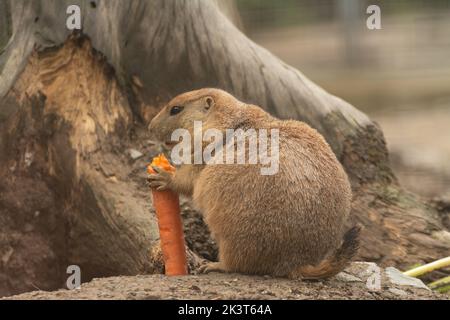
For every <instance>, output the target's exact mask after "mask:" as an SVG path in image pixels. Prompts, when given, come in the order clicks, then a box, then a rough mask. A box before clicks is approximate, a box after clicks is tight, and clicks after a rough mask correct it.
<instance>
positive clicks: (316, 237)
mask: <svg viewBox="0 0 450 320" xmlns="http://www.w3.org/2000/svg"><path fill="white" fill-rule="evenodd" d="M194 121H202V123H203V128H204V129H206V128H215V129H218V130H220V131H222V132H225V130H226V129H237V128H242V129H244V130H245V129H250V128H253V129H256V130H258V129H268V130H270V129H273V128H275V129H278V130H279V170H278V172H277V173H276V174H273V175H262V174H261V172H260V168H261V166H262V165H261V164H182V165H181V166H180V168H179V169H178V170H177V171H176V173H175V174H174V175H171V174H168V173H165V172H163V171H160V170H159V171H158V173H157V174H154V175H151V176H149V184H150V186H151V187H156V188H158V189H159V190H164V189H167V188H169V189H172V190H174V191H175V192H178V193H181V194H185V195H188V196H191V197H192V200H193V204H194V206H195V207H196V208H197V209H198V210H200V211H201V212H202V214H203V216H204V219H205V222H206V224H207V225H208V227H209V229H210V231H211V234H212V236H213V237H214V239H215V240H216V241H217V244H218V247H219V261H218V262H212V263H209V264H207V265H205V266H204V267H203V268H202V270H201V271H204V272H209V271H222V272H238V273H245V274H258V275H272V276H280V277H290V278H307V279H317V278H325V277H330V276H333V275H335V274H337V273H338V272H340V271H341V270H343V269H344V268H345V266H346V265H347V264H348V262H349V261H350V260H351V259H352V258H353V256H354V255H355V254H356V252H357V250H358V235H359V228H358V227H354V228H351V229H350V230H348V231H347V232H345V234H344V224H345V222H346V219H347V217H348V215H349V212H350V208H351V197H352V195H351V188H350V183H349V181H348V177H347V175H346V173H345V171H344V169H343V168H342V166H341V164H340V163H339V161H338V160H337V159H336V156H335V155H334V153H333V151H332V150H331V148H330V146H329V145H328V144H327V142H326V141H325V139H324V138H323V137H322V136H321V135H320V134H319V133H318V132H317V131H316V130H314V129H313V128H311V127H310V126H308V125H307V124H305V123H303V122H300V121H295V120H285V121H284V120H279V119H277V118H275V117H273V116H271V115H269V114H268V113H267V112H265V111H264V110H262V109H261V108H260V107H257V106H254V105H249V104H246V103H243V102H241V101H239V100H237V99H236V98H234V97H233V96H232V95H230V94H229V93H227V92H225V91H222V90H219V89H200V90H196V91H191V92H187V93H184V94H181V95H179V96H177V97H175V98H174V99H173V100H172V101H170V102H169V103H168V104H167V105H166V106H165V107H164V108H163V109H162V110H161V111H160V112H159V113H158V114H157V115H156V116H155V117H154V118H153V119H152V121H151V123H150V125H149V130H151V131H152V132H153V133H154V134H155V136H156V137H157V138H158V139H159V140H161V141H162V142H165V143H166V145H168V146H173V142H172V141H171V134H172V132H173V131H174V130H175V129H178V128H183V129H187V130H188V131H189V132H190V133H192V134H193V131H194V129H193V126H194Z"/></svg>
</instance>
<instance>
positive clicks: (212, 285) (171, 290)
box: [7, 263, 448, 300]
mask: <svg viewBox="0 0 450 320" xmlns="http://www.w3.org/2000/svg"><path fill="white" fill-rule="evenodd" d="M370 266H374V264H368V263H353V264H352V265H351V266H350V267H349V268H347V269H346V271H345V272H342V273H340V274H339V275H337V276H336V277H334V278H332V279H330V280H322V281H301V280H288V279H276V278H271V277H254V276H245V275H238V274H221V273H211V274H207V275H190V276H179V277H166V276H164V275H140V276H129V277H112V278H102V279H94V280H92V281H91V282H89V283H84V284H82V286H81V288H80V289H75V290H64V289H62V290H58V291H55V292H45V291H33V292H29V293H24V294H21V295H17V296H12V297H9V298H7V299H26V300H28V299H33V300H35V299H139V300H141V299H152V300H155V299H208V300H211V299H264V300H265V299H290V300H300V299H302V300H303V299H364V300H366V299H369V300H372V299H374V300H380V299H408V300H409V299H425V300H428V299H446V298H448V296H447V297H446V296H444V295H440V294H437V293H433V292H431V291H429V290H428V289H424V288H419V287H414V286H411V285H398V284H394V283H393V282H392V281H391V280H389V279H390V278H389V277H388V276H387V273H386V272H382V273H380V274H381V275H382V276H381V279H380V280H381V281H380V287H379V288H377V287H376V286H373V287H370V286H369V287H368V285H367V284H368V283H369V282H370V283H372V282H371V281H370V279H369V278H370V276H371V274H370V272H369V273H367V272H366V271H367V270H368V268H369V267H370Z"/></svg>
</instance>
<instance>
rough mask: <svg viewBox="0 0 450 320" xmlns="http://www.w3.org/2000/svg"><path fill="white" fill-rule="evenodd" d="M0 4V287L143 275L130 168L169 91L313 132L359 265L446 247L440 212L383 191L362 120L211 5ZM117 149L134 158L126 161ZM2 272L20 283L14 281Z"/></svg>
mask: <svg viewBox="0 0 450 320" xmlns="http://www.w3.org/2000/svg"><path fill="white" fill-rule="evenodd" d="M9 4H10V6H11V17H12V30H13V36H12V40H11V42H10V43H9V45H8V47H7V48H6V49H5V52H4V53H3V54H2V55H1V56H0V70H1V71H2V74H1V78H0V98H1V100H0V125H1V127H0V150H1V155H0V164H1V166H0V167H1V169H0V170H1V172H0V177H1V180H0V181H2V184H0V190H1V197H0V213H1V216H0V219H1V220H0V222H4V223H2V224H1V228H2V232H1V233H2V234H4V235H7V236H4V237H2V238H0V243H1V247H0V248H1V249H0V250H1V251H0V258H2V259H3V264H2V269H1V272H0V295H1V294H2V291H3V292H6V293H16V292H18V291H17V290H19V291H25V290H28V289H30V288H31V287H32V286H33V285H34V286H38V284H39V285H41V286H43V288H55V287H57V286H61V285H63V283H64V278H65V276H66V275H65V268H66V266H67V265H69V264H77V265H80V266H81V270H82V274H83V277H84V278H83V280H89V279H90V278H92V277H94V276H96V277H98V276H105V275H114V274H137V273H146V272H155V271H158V270H159V269H158V267H157V266H156V263H155V262H154V257H153V256H152V254H151V248H152V247H154V246H155V244H156V243H157V239H158V233H157V228H156V223H155V218H154V215H153V214H151V213H150V212H151V210H152V209H151V203H150V197H149V196H148V190H147V189H146V187H145V184H144V180H145V172H144V167H145V162H146V161H148V160H149V158H150V156H151V155H152V154H156V153H157V152H158V151H159V150H158V148H157V147H156V146H154V145H153V144H152V143H151V141H148V139H150V138H151V137H149V136H148V134H147V133H146V131H145V124H146V123H148V121H150V120H151V118H152V117H153V116H154V115H155V113H156V112H157V111H158V110H159V109H160V107H161V106H162V105H163V104H164V103H165V102H166V101H167V100H168V99H170V98H171V97H172V96H174V95H176V94H178V93H181V92H184V91H188V90H193V89H197V88H202V87H218V88H222V89H224V90H226V91H229V92H230V93H232V94H234V95H235V96H236V97H238V98H239V99H241V100H243V101H247V102H251V103H254V104H257V105H260V106H261V107H263V108H265V109H266V110H267V111H269V112H270V113H272V114H273V115H276V116H278V117H280V118H283V119H287V118H293V119H299V120H302V121H305V122H307V123H308V124H310V125H311V126H313V127H314V128H316V129H317V130H319V131H320V132H321V133H322V134H323V135H324V137H325V138H326V139H327V141H328V142H329V143H330V145H331V146H332V148H333V150H334V152H335V153H336V155H337V156H338V158H339V160H340V161H341V162H342V164H343V165H344V167H345V169H346V171H347V173H348V175H349V177H350V179H351V182H352V186H353V190H354V204H353V213H352V221H350V222H349V223H355V222H359V223H361V224H363V225H364V227H365V229H364V231H363V235H362V246H361V250H360V258H361V259H364V260H374V261H377V262H378V263H381V264H383V265H386V264H394V265H397V266H399V267H404V266H406V265H409V264H412V263H416V262H420V261H429V260H432V259H436V258H439V257H442V256H444V255H447V254H448V251H449V249H450V240H449V235H450V234H449V233H448V229H446V227H445V226H444V225H443V222H442V217H441V216H440V215H439V214H438V212H437V211H436V210H434V209H433V208H432V207H430V206H429V205H428V204H427V203H426V202H424V201H423V200H421V199H419V198H418V197H417V196H415V195H413V194H410V193H408V192H406V191H404V190H403V189H402V188H401V187H400V186H399V185H398V183H397V181H396V179H395V176H394V174H393V173H392V171H391V169H390V165H389V158H388V152H387V149H386V145H385V141H384V138H383V134H382V132H381V130H380V128H379V127H378V125H377V124H376V123H374V122H373V121H371V120H370V119H369V118H368V117H367V116H366V115H365V114H363V113H362V112H360V111H358V110H357V109H355V108H354V107H353V106H351V105H350V104H348V103H347V102H345V101H343V100H341V99H339V98H337V97H335V96H333V95H331V94H329V93H327V92H326V91H324V90H323V89H322V88H320V87H319V86H317V85H316V84H314V83H313V82H311V81H310V80H308V79H307V78H306V77H305V76H304V75H303V74H302V73H301V72H300V71H298V70H296V69H294V68H292V67H290V66H288V65H286V64H285V63H283V62H282V61H280V60H279V59H278V58H276V57H275V56H273V55H272V54H271V53H270V52H268V51H267V50H265V49H263V48H261V47H259V46H258V45H256V44H255V43H253V42H252V41H251V40H249V39H248V38H247V37H246V36H245V35H244V34H242V33H241V32H240V31H239V30H238V29H237V28H236V27H235V26H234V25H233V24H232V23H231V22H230V21H228V20H227V18H226V17H225V16H224V15H223V14H222V13H221V12H220V11H219V10H218V8H217V7H216V6H215V5H214V3H213V2H209V1H201V0H189V1H187V0H186V1H180V0H179V1H176V0H148V1H139V0H135V1H118V0H109V1H46V0H40V1H37V0H36V1H23V2H22V1H20V2H19V1H10V2H9ZM71 4H78V5H79V6H80V8H81V16H82V26H83V30H82V32H75V33H73V32H71V31H70V30H67V28H66V26H65V25H66V18H67V15H66V13H65V12H66V8H67V6H69V5H71ZM130 148H137V149H139V150H142V151H144V153H145V155H146V156H145V157H143V158H141V159H138V160H130V157H129V156H127V155H126V154H125V153H126V152H127V150H129V149H130ZM27 225H29V227H27V228H28V229H27V228H26V226H27ZM27 230H28V231H27ZM187 232H188V233H189V230H187ZM188 237H189V234H188ZM33 246H34V247H36V246H38V247H39V250H41V251H42V252H38V251H36V250H34V249H33ZM11 252H12V253H11ZM26 258H27V259H28V260H29V262H30V263H28V264H26V266H23V263H24V259H26ZM49 266H52V268H50V267H49ZM14 268H16V269H15V270H16V271H12V270H14ZM17 268H19V269H20V270H21V273H22V274H25V276H23V277H21V278H17V279H19V280H17V281H15V282H18V283H14V281H12V280H11V279H12V274H13V273H14V272H17ZM55 275H56V276H55ZM50 279H51V280H50ZM33 281H36V282H38V284H36V283H34V282H33ZM17 288H19V289H17Z"/></svg>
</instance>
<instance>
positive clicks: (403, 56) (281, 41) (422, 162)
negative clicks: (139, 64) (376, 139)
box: [227, 0, 450, 198]
mask: <svg viewBox="0 0 450 320" xmlns="http://www.w3.org/2000/svg"><path fill="white" fill-rule="evenodd" d="M371 4H376V5H378V6H379V7H380V9H381V27H382V29H381V30H369V29H368V28H367V27H366V20H367V18H368V17H369V14H367V13H366V9H367V7H368V6H369V5H371ZM227 10H228V15H229V16H230V17H231V18H232V20H233V21H234V22H235V24H236V25H237V26H238V27H239V28H241V29H242V30H243V31H244V32H245V34H247V35H248V37H249V38H251V39H252V40H254V41H255V42H256V43H258V44H259V45H261V46H263V47H265V48H267V49H268V50H270V51H271V52H272V53H274V54H275V55H277V56H278V57H280V58H281V59H282V60H284V61H285V62H287V63H289V64H290V65H292V66H294V67H296V68H298V69H299V70H300V71H301V72H303V73H304V74H305V75H306V76H307V77H309V78H310V79H311V80H313V81H314V82H316V83H317V84H319V85H320V86H322V87H323V88H325V89H326V90H327V91H329V92H331V93H333V94H335V95H337V96H339V97H341V98H343V99H345V100H347V101H348V102H350V103H351V104H353V105H354V106H355V107H357V108H359V109H361V110H363V111H364V112H366V113H367V114H368V115H369V116H370V117H371V118H372V119H374V120H375V121H377V122H378V123H379V124H380V125H381V127H382V129H383V131H384V134H385V137H386V139H387V143H388V148H389V149H390V152H391V160H392V162H393V165H394V170H395V171H396V173H397V176H398V177H399V179H400V182H401V183H402V184H403V185H404V186H405V187H406V188H407V189H409V190H411V191H415V192H417V193H419V194H422V195H424V196H431V197H437V196H443V197H445V198H449V197H450V1H449V0H428V1H426V0H385V1H365V0H283V1H273V0H235V1H234V5H233V6H229V7H228V9H227Z"/></svg>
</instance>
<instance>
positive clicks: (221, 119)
mask: <svg viewBox="0 0 450 320" xmlns="http://www.w3.org/2000/svg"><path fill="white" fill-rule="evenodd" d="M242 105H243V103H242V102H240V101H239V100H237V99H236V98H234V97H233V96H232V95H230V94H229V93H227V92H225V91H222V90H219V89H200V90H196V91H190V92H186V93H183V94H180V95H178V96H176V97H175V98H173V99H172V100H171V101H170V102H169V103H168V104H167V105H166V106H164V108H163V109H162V110H161V111H160V112H159V113H158V114H157V115H156V116H155V117H154V118H153V119H152V121H151V122H150V125H149V126H148V128H149V130H150V131H151V132H152V133H153V134H154V135H155V136H156V138H157V139H158V140H160V141H161V142H164V143H165V144H166V146H167V147H171V146H173V145H174V144H176V143H177V142H176V141H175V142H174V141H171V135H172V133H173V132H174V131H175V130H176V129H186V130H188V131H189V132H190V133H191V134H192V135H193V133H194V132H193V131H194V121H201V122H202V125H203V129H207V128H216V129H219V130H222V129H226V128H229V127H232V126H233V123H234V122H235V121H236V120H235V119H238V118H239V113H240V112H239V109H240V106H242Z"/></svg>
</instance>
